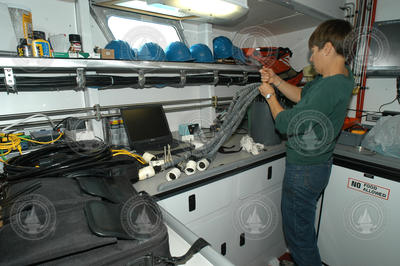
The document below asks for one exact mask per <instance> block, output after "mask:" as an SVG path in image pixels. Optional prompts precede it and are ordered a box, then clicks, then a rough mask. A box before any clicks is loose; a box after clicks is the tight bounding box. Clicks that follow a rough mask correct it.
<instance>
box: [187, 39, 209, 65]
mask: <svg viewBox="0 0 400 266" xmlns="http://www.w3.org/2000/svg"><path fill="white" fill-rule="evenodd" d="M190 53H191V54H192V57H193V58H194V61H195V62H199V63H212V62H214V57H213V54H212V52H211V50H210V48H208V46H207V45H205V44H202V43H197V44H194V45H192V46H191V47H190Z"/></svg>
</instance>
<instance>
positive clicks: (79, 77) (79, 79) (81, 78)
mask: <svg viewBox="0 0 400 266" xmlns="http://www.w3.org/2000/svg"><path fill="white" fill-rule="evenodd" d="M76 84H77V85H78V86H77V87H78V89H81V90H83V89H84V88H85V86H86V77H85V69H84V68H81V67H79V68H77V69H76Z"/></svg>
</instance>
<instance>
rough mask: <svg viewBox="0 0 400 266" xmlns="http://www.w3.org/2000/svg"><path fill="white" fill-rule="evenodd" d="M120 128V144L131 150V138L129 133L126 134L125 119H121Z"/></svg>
mask: <svg viewBox="0 0 400 266" xmlns="http://www.w3.org/2000/svg"><path fill="white" fill-rule="evenodd" d="M119 130H120V132H119V133H120V144H121V146H122V147H123V148H124V149H128V150H129V139H128V134H126V130H125V125H124V120H122V119H120V120H119Z"/></svg>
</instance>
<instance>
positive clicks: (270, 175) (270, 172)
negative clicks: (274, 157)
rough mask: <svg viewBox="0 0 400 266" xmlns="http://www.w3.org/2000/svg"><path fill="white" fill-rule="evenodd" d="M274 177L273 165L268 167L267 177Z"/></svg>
mask: <svg viewBox="0 0 400 266" xmlns="http://www.w3.org/2000/svg"><path fill="white" fill-rule="evenodd" d="M271 178H272V166H270V167H268V176H267V179H268V180H270V179H271Z"/></svg>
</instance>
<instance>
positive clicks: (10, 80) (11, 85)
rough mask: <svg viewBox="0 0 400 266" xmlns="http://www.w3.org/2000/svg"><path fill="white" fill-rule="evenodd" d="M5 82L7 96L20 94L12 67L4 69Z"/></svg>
mask: <svg viewBox="0 0 400 266" xmlns="http://www.w3.org/2000/svg"><path fill="white" fill-rule="evenodd" d="M4 82H5V84H6V89H7V94H8V93H18V91H17V88H16V86H15V78H14V73H13V70H12V68H10V67H5V68H4Z"/></svg>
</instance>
